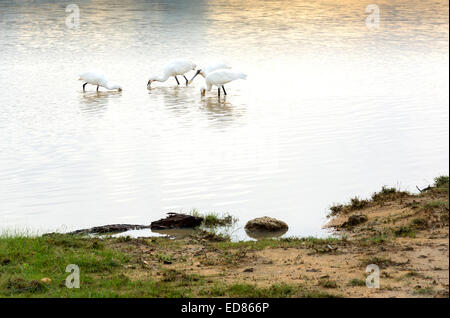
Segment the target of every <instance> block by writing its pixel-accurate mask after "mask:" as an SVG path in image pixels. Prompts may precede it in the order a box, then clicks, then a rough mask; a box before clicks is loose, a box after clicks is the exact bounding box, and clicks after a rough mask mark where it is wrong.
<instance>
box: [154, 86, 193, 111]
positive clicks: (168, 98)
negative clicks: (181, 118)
mask: <svg viewBox="0 0 450 318" xmlns="http://www.w3.org/2000/svg"><path fill="white" fill-rule="evenodd" d="M189 91H190V90H189V89H188V87H183V86H181V85H180V86H176V87H162V86H160V87H152V88H151V89H150V90H149V94H150V95H155V98H158V99H159V100H160V101H161V102H162V103H163V105H165V106H166V107H167V108H168V109H169V110H171V111H174V112H176V113H180V114H184V113H187V112H189V111H190V110H191V109H190V108H191V107H190V106H191V105H192V103H191V102H192V101H193V98H192V96H190V95H189Z"/></svg>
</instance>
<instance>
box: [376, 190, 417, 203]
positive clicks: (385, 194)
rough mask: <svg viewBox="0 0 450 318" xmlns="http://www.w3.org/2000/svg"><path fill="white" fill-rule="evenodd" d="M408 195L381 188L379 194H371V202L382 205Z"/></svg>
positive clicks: (408, 194)
mask: <svg viewBox="0 0 450 318" xmlns="http://www.w3.org/2000/svg"><path fill="white" fill-rule="evenodd" d="M410 195H411V194H410V193H409V192H406V191H401V190H399V189H397V188H394V187H388V186H383V187H381V190H380V191H379V192H375V193H373V194H372V197H371V200H372V202H375V203H378V204H382V203H384V202H386V201H392V200H396V199H399V198H403V197H407V196H410Z"/></svg>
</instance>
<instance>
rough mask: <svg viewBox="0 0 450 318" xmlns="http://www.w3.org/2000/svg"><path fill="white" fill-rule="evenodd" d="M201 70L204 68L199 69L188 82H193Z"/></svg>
mask: <svg viewBox="0 0 450 318" xmlns="http://www.w3.org/2000/svg"><path fill="white" fill-rule="evenodd" d="M201 71H202V70H198V71H197V72H196V73H195V75H194V77H193V78H191V80H190V81H189V82H188V83H189V84H191V83H192V81H193V80H194V78H195V77H196V76H197V75H198V74H200V72H201Z"/></svg>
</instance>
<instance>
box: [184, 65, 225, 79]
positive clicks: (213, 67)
mask: <svg viewBox="0 0 450 318" xmlns="http://www.w3.org/2000/svg"><path fill="white" fill-rule="evenodd" d="M230 68H231V67H230V66H228V65H227V64H225V63H214V64H208V65H206V66H205V67H201V68H200V69H198V70H197V72H196V73H195V75H194V77H193V78H191V80H190V81H189V83H192V81H193V80H194V78H195V77H196V76H197V75H199V74H200V75H201V76H203V78H206V76H207V75H208V74H209V73H212V72H214V71H217V70H221V69H230Z"/></svg>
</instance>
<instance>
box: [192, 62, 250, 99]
mask: <svg viewBox="0 0 450 318" xmlns="http://www.w3.org/2000/svg"><path fill="white" fill-rule="evenodd" d="M237 79H247V75H245V74H244V73H241V72H237V71H232V70H226V69H221V70H217V71H214V72H211V73H209V74H208V75H206V78H205V84H206V87H204V86H203V87H202V88H201V89H200V92H201V94H202V96H205V94H206V91H208V92H209V91H210V90H211V88H212V86H213V85H214V86H217V94H218V95H219V97H220V89H221V88H222V89H223V93H224V94H225V95H227V92H226V91H225V87H224V85H225V84H227V83H229V82H232V81H234V80H237Z"/></svg>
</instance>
